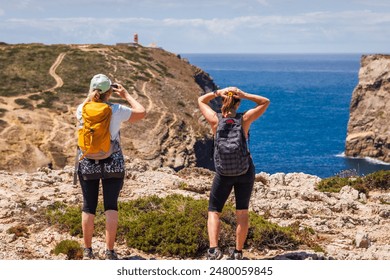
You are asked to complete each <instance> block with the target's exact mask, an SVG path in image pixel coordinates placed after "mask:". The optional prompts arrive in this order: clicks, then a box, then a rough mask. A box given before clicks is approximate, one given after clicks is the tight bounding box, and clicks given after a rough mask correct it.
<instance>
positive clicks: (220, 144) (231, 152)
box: [198, 87, 270, 259]
mask: <svg viewBox="0 0 390 280" xmlns="http://www.w3.org/2000/svg"><path fill="white" fill-rule="evenodd" d="M219 96H220V97H222V99H223V104H222V108H221V113H217V112H215V111H214V110H213V109H212V108H211V107H210V106H209V105H208V103H209V102H210V101H211V100H213V99H214V98H216V97H219ZM242 99H247V100H250V101H253V102H254V103H255V106H254V107H253V108H252V109H249V110H248V111H246V112H245V113H238V112H237V110H238V107H239V106H240V101H241V100H242ZM269 103H270V101H269V99H267V98H265V97H262V96H260V95H254V94H249V93H246V92H243V91H242V90H240V89H238V88H236V87H228V88H224V89H220V90H216V91H214V92H210V93H206V94H205V95H202V96H200V97H199V98H198V104H199V108H200V111H201V112H202V114H203V116H204V117H205V119H206V120H207V122H208V123H209V124H210V126H211V129H212V131H213V134H214V164H215V170H216V174H215V177H214V180H213V185H212V187H211V192H210V199H209V207H208V221H207V228H208V235H209V242H210V248H209V249H208V251H207V258H208V259H221V258H222V257H223V253H222V251H221V249H220V248H219V247H218V238H219V232H220V219H219V216H220V214H221V212H222V208H223V207H224V205H225V202H226V200H227V199H228V197H229V195H230V193H231V191H232V189H233V187H234V194H235V198H236V218H237V228H236V248H235V250H234V251H233V252H231V253H230V259H242V249H243V247H244V243H245V240H246V237H247V234H248V227H249V217H248V207H249V200H250V196H251V193H252V189H253V185H254V179H255V168H254V165H253V162H252V158H251V156H250V153H249V149H248V146H247V138H248V132H249V127H250V126H251V124H252V122H254V121H255V120H256V119H258V118H259V117H260V116H261V115H262V114H263V113H264V112H265V110H266V109H267V107H268V105H269Z"/></svg>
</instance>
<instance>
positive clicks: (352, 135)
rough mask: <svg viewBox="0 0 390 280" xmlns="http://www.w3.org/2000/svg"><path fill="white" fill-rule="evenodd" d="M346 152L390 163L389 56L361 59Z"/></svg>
mask: <svg viewBox="0 0 390 280" xmlns="http://www.w3.org/2000/svg"><path fill="white" fill-rule="evenodd" d="M345 154H346V155H347V156H352V157H371V158H375V159H378V160H381V161H384V162H390V55H365V56H363V57H362V59H361V67H360V71H359V84H358V85H357V86H356V88H355V90H354V92H353V94H352V100H351V105H350V117H349V123H348V134H347V139H346V146H345Z"/></svg>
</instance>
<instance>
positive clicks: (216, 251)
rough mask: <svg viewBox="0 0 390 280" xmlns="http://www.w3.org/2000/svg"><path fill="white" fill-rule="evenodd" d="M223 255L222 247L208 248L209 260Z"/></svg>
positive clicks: (217, 258) (218, 258) (220, 257)
mask: <svg viewBox="0 0 390 280" xmlns="http://www.w3.org/2000/svg"><path fill="white" fill-rule="evenodd" d="M222 257H223V253H222V251H221V249H219V248H218V247H216V248H210V249H208V250H207V259H208V260H220V259H222Z"/></svg>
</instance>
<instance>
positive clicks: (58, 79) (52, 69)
mask: <svg viewBox="0 0 390 280" xmlns="http://www.w3.org/2000/svg"><path fill="white" fill-rule="evenodd" d="M65 55H66V53H65V52H63V53H60V55H59V56H58V57H57V59H56V60H55V61H54V63H53V65H52V66H51V67H50V70H49V74H50V75H51V76H52V77H53V78H54V80H55V81H56V84H55V86H54V87H52V88H49V89H48V91H54V90H55V89H56V88H59V87H62V86H63V85H64V81H63V80H62V79H61V77H60V76H58V75H57V73H56V70H57V67H58V66H59V65H60V64H61V62H62V60H63V59H64V57H65Z"/></svg>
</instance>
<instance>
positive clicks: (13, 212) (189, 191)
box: [0, 159, 390, 260]
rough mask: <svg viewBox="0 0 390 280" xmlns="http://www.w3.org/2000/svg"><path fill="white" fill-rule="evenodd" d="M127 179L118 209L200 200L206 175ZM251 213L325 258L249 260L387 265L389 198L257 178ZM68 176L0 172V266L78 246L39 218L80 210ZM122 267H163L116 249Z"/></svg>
mask: <svg viewBox="0 0 390 280" xmlns="http://www.w3.org/2000/svg"><path fill="white" fill-rule="evenodd" d="M126 161H127V163H126V164H127V179H126V181H125V186H124V188H123V191H122V193H121V197H120V199H121V200H122V201H125V200H130V199H135V198H138V197H144V196H148V195H153V194H156V195H159V196H166V195H169V194H173V193H179V194H183V195H188V196H192V197H195V198H207V197H208V193H209V188H210V185H211V180H212V177H213V172H211V171H209V170H206V169H201V168H187V169H183V170H181V171H179V172H175V171H174V170H172V169H170V168H168V167H165V168H160V169H155V168H151V167H150V166H149V163H148V162H146V161H141V160H129V159H127V160H126ZM256 178H257V180H256V183H255V188H254V192H253V196H252V200H251V207H252V210H254V211H256V212H258V213H259V214H263V215H265V216H266V217H267V218H268V219H269V220H270V221H272V222H275V223H278V224H279V225H289V224H291V223H294V222H297V221H298V222H299V223H300V224H301V225H304V226H309V227H311V228H312V229H314V231H315V232H316V233H317V234H318V236H319V241H318V242H319V244H320V246H321V247H322V248H323V249H324V250H325V253H314V252H313V251H308V250H304V249H302V250H299V251H294V252H291V251H282V250H279V251H275V250H267V251H262V252H257V251H255V250H252V249H251V248H249V249H248V250H246V252H245V255H246V257H247V258H249V259H271V258H275V259H343V260H344V259H348V260H360V259H371V260H375V259H384V260H388V259H390V244H389V240H390V192H375V193H374V192H371V193H370V195H369V197H366V196H365V195H362V194H359V193H358V192H357V191H356V190H354V189H352V188H350V187H349V186H345V187H344V188H343V189H342V190H341V192H340V193H322V192H319V191H316V190H315V184H316V182H318V181H320V180H321V179H320V178H318V177H316V176H312V175H307V174H303V173H289V174H283V173H277V174H272V175H270V174H266V173H259V174H257V175H256ZM72 181H73V168H72V167H69V166H67V167H65V168H64V169H62V170H50V169H48V168H40V169H39V171H37V172H34V173H11V172H8V171H0V259H63V258H65V256H64V255H60V256H55V255H53V254H52V253H51V251H52V250H53V248H54V247H55V246H56V244H58V243H59V242H60V241H61V240H65V239H75V240H77V241H78V242H80V244H82V240H81V239H80V238H75V237H71V236H70V235H69V234H66V233H62V232H59V231H58V230H57V229H56V227H48V225H47V224H46V223H45V222H43V219H39V213H40V211H41V210H42V209H45V208H46V207H47V206H48V205H51V204H53V203H54V202H55V201H61V202H65V203H67V204H78V205H81V203H82V195H81V190H80V188H79V186H74V185H73V184H72ZM17 225H24V226H26V227H27V228H28V234H25V235H24V236H20V237H18V236H16V235H15V234H12V233H9V232H8V229H10V228H11V227H14V226H17ZM93 245H94V247H95V248H96V249H95V250H97V251H99V252H100V254H102V253H103V250H104V240H103V238H95V239H94V244H93ZM117 251H118V254H119V256H120V257H121V258H123V259H162V257H160V256H157V255H149V254H146V253H143V252H141V251H138V250H135V249H132V248H128V247H127V246H126V245H125V244H118V245H117Z"/></svg>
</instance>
